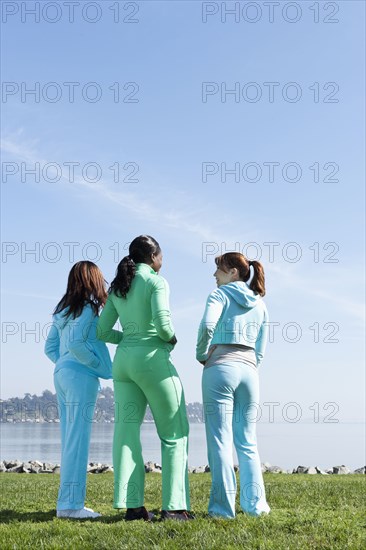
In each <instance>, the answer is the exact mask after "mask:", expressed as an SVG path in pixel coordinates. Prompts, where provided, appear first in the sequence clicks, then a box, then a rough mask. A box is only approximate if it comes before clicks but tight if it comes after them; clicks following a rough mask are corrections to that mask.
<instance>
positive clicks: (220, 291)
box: [196, 252, 270, 518]
mask: <svg viewBox="0 0 366 550" xmlns="http://www.w3.org/2000/svg"><path fill="white" fill-rule="evenodd" d="M215 262H216V266H217V269H216V271H215V273H214V276H215V277H216V281H217V286H218V288H217V289H216V290H215V291H213V292H212V293H211V294H210V295H209V297H208V299H207V303H206V309H205V312H204V316H203V319H202V321H201V324H200V327H199V333H198V340H197V349H196V357H197V360H198V361H199V362H200V363H202V364H203V365H204V369H203V376H202V394H203V405H204V413H205V422H206V439H207V451H208V461H209V465H210V471H211V477H212V486H211V494H210V502H209V507H208V511H209V514H210V515H213V516H221V517H226V518H233V517H235V497H236V477H235V472H234V466H233V455H232V449H233V443H234V445H235V448H236V452H237V455H238V460H239V472H240V505H241V508H242V510H243V511H244V512H246V513H248V514H250V515H253V516H258V515H260V514H268V513H269V511H270V508H269V506H268V504H267V501H266V495H265V488H264V484H263V477H262V471H261V464H260V459H259V454H258V450H257V442H256V424H255V421H256V417H257V411H258V406H259V382H258V367H259V365H260V363H261V361H262V359H263V355H264V352H265V347H266V341H267V333H268V313H267V309H266V306H265V304H264V302H263V301H262V299H261V296H264V294H265V287H264V272H263V267H262V265H261V264H260V263H259V262H257V261H252V262H248V260H247V259H246V258H245V256H243V254H239V253H237V252H228V253H226V254H223V255H222V256H219V257H218V258H216V259H215ZM250 267H252V268H253V271H254V274H253V277H252V279H251V281H250V284H249V286H248V285H247V284H246V281H248V280H249V279H250V275H251V273H250Z"/></svg>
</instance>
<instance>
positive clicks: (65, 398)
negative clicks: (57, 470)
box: [54, 367, 99, 510]
mask: <svg viewBox="0 0 366 550" xmlns="http://www.w3.org/2000/svg"><path fill="white" fill-rule="evenodd" d="M54 383H55V388H56V394H57V400H58V405H59V413H60V426H61V476H60V488H59V493H58V500H57V510H79V509H80V508H83V507H84V503H85V493H86V474H87V467H88V454H89V443H90V435H91V427H92V420H93V415H94V409H95V403H96V400H97V394H98V388H99V380H98V378H96V377H95V376H89V375H88V374H84V373H80V372H77V371H76V370H73V369H69V368H67V367H66V368H62V369H60V370H59V371H58V372H56V373H55V374H54Z"/></svg>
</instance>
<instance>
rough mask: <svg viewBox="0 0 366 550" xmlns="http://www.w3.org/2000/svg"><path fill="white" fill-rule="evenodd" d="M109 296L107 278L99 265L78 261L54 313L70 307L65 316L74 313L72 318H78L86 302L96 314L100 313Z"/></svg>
mask: <svg viewBox="0 0 366 550" xmlns="http://www.w3.org/2000/svg"><path fill="white" fill-rule="evenodd" d="M107 297H108V294H107V292H106V288H105V280H104V278H103V274H102V272H101V271H100V269H99V267H98V266H97V265H95V264H94V263H93V262H89V261H82V262H77V263H76V264H75V265H73V266H72V268H71V270H70V273H69V277H68V281H67V289H66V293H65V294H64V296H63V297H62V298H61V300H60V301H59V303H58V304H57V306H56V307H55V310H54V312H53V313H54V314H55V313H60V312H61V311H63V310H64V309H66V308H68V310H67V311H66V312H65V317H66V318H67V317H69V316H70V315H72V318H73V319H76V317H79V315H80V314H81V312H82V311H83V308H84V306H85V304H90V305H91V307H92V308H93V310H94V313H95V315H98V313H99V309H100V307H101V306H104V304H105V303H106V300H107Z"/></svg>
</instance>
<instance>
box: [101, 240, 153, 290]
mask: <svg viewBox="0 0 366 550" xmlns="http://www.w3.org/2000/svg"><path fill="white" fill-rule="evenodd" d="M128 251H129V255H128V256H125V257H124V258H123V259H122V260H121V261H120V263H119V264H118V267H117V271H116V276H115V278H114V279H113V281H112V282H111V286H110V287H109V290H108V293H109V294H110V293H111V292H114V293H115V294H116V296H119V297H120V296H122V298H126V296H127V292H128V291H129V290H130V288H131V284H132V281H133V278H134V277H135V275H136V264H138V263H145V264H149V265H150V263H151V256H152V255H153V254H155V255H156V254H159V253H160V252H161V250H160V246H159V243H158V242H157V241H156V240H155V239H154V238H153V237H150V236H149V235H140V236H139V237H136V238H135V239H134V240H133V241H132V242H131V243H130V246H129V250H128Z"/></svg>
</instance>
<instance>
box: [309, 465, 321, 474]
mask: <svg viewBox="0 0 366 550" xmlns="http://www.w3.org/2000/svg"><path fill="white" fill-rule="evenodd" d="M306 473H307V474H312V475H314V474H317V473H318V472H317V469H316V468H314V466H309V468H308V471H307V472H306Z"/></svg>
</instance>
